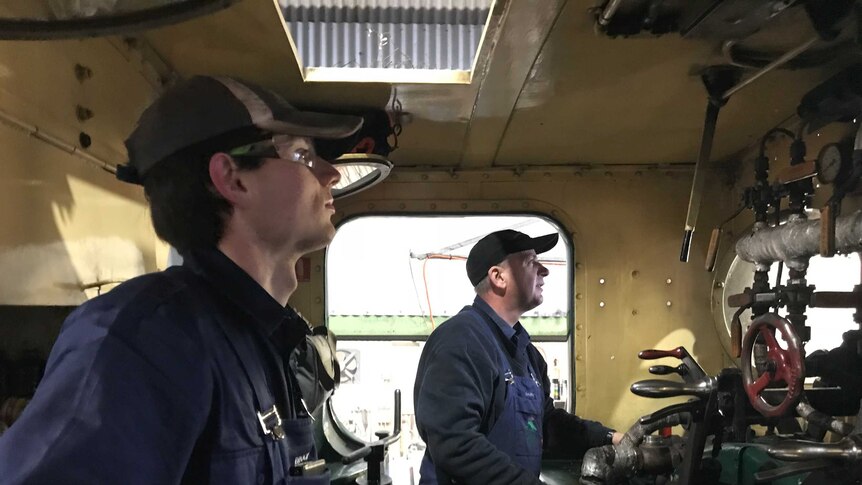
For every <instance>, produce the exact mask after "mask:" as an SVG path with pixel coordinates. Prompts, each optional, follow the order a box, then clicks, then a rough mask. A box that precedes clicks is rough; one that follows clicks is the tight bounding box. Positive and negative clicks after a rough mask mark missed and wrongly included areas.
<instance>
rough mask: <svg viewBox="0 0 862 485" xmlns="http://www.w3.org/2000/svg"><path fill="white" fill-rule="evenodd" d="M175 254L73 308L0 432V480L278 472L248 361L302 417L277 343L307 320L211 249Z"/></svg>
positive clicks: (289, 340)
mask: <svg viewBox="0 0 862 485" xmlns="http://www.w3.org/2000/svg"><path fill="white" fill-rule="evenodd" d="M184 256H185V262H184V264H183V266H182V267H172V268H169V269H168V270H166V271H163V272H160V273H155V274H149V275H144V276H141V277H138V278H135V279H132V280H130V281H128V282H126V283H123V284H122V285H120V286H118V287H117V288H115V289H113V290H112V291H110V292H109V293H107V294H105V295H103V296H101V297H98V298H95V299H93V300H91V301H89V302H87V303H85V304H84V305H81V307H80V308H78V309H77V310H76V311H75V312H73V313H72V315H70V316H69V318H68V319H67V320H66V322H65V323H64V324H63V326H62V329H61V331H60V335H59V337H58V339H57V342H56V343H55V345H54V348H53V349H52V351H51V354H50V356H49V358H48V364H47V367H46V371H45V376H44V377H43V379H42V382H41V383H40V384H39V386H38V388H37V390H36V393H35V396H34V398H33V400H32V401H31V402H30V404H29V405H28V406H27V408H26V409H25V410H24V413H23V414H22V416H21V417H20V418H19V420H18V421H17V422H15V423H14V424H13V426H12V427H10V428H9V430H8V431H7V432H6V433H5V434H4V435H3V436H0V483H2V484H4V485H7V484H54V483H56V484H60V483H62V484H96V483H122V484H172V483H236V484H239V483H242V484H252V483H259V484H265V483H272V482H273V477H272V475H273V473H274V472H273V470H272V468H271V466H270V465H268V464H267V462H268V458H267V454H266V447H265V442H264V440H265V439H268V438H267V437H266V436H264V434H263V432H262V429H261V424H260V423H259V421H258V417H257V414H256V411H257V407H256V405H255V396H254V393H253V390H252V388H251V386H250V384H249V379H250V376H249V375H248V374H247V372H251V373H252V374H256V375H255V377H256V378H258V379H262V380H263V382H266V384H267V385H268V387H269V389H270V390H271V392H272V394H273V396H274V397H273V399H274V400H275V401H276V403H277V406H278V409H279V410H280V413H281V415H282V418H285V419H290V418H295V417H303V411H301V409H302V405H301V401H300V400H299V399H300V398H299V395H298V391H296V390H295V389H296V385H295V379H294V377H293V375H292V372H291V371H290V370H289V368H290V365H289V364H286V363H285V361H284V359H283V358H282V356H284V355H288V354H290V352H291V351H292V349H293V348H294V347H295V346H296V345H297V344H298V342H300V341H301V340H303V339H304V335H305V332H306V331H307V325H306V324H305V322H304V321H303V320H302V318H301V317H300V316H298V315H297V314H296V312H294V311H293V310H292V309H291V308H290V307H283V306H281V305H280V304H279V303H278V302H276V301H275V300H274V299H273V298H272V297H271V296H270V295H269V294H268V293H267V292H266V291H265V290H264V289H263V288H262V287H261V286H260V285H258V284H257V283H256V282H255V281H254V280H253V279H252V278H251V277H250V276H249V275H248V274H247V273H245V272H244V271H243V270H242V269H241V268H240V267H238V266H237V265H236V264H234V263H233V261H231V260H230V259H229V258H227V257H226V256H225V255H224V254H222V253H221V252H219V251H218V250H216V249H210V250H206V251H197V252H191V253H189V254H186V255H184ZM219 319H221V321H224V322H227V323H228V324H229V325H233V326H234V328H236V329H238V330H237V332H239V333H238V334H237V335H244V337H247V338H249V339H252V340H253V342H254V343H253V345H255V346H256V349H257V350H259V352H258V355H259V357H260V359H261V360H260V365H259V366H252V368H251V369H249V370H245V369H244V367H243V365H242V362H241V360H240V358H239V357H238V354H237V353H236V351H235V349H234V348H233V344H234V343H233V342H232V341H231V339H229V338H228V337H227V334H226V333H225V332H224V331H223V330H222V329H221V328H220V326H219V324H217V322H218V321H219ZM285 367H287V368H288V371H287V372H285ZM285 415H286V416H285ZM312 446H313V445H312ZM306 455H307V456H305V458H306V459H309V458H310V459H313V458H314V456H313V455H314V452H313V450H312V453H311V454H310V455H308V454H306Z"/></svg>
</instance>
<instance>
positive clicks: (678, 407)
mask: <svg viewBox="0 0 862 485" xmlns="http://www.w3.org/2000/svg"><path fill="white" fill-rule="evenodd" d="M700 405H701V402H699V401H688V402H682V403H679V404H671V405H670V406H668V407H666V408H662V409H659V410H658V411H656V412H654V413H652V414H647V415H646V416H641V418H640V419H639V420H638V422H639V423H640V424H642V425H644V426H648V425H650V424H652V423H655V422H656V421H659V420H662V419H664V418H666V417H668V416H671V415H673V414H679V413H693V412H694V411H696V408H697V407H698V406H700Z"/></svg>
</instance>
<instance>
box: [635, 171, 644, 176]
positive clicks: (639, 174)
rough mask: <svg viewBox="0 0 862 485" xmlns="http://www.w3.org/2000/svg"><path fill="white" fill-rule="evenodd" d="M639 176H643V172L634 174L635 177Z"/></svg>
mask: <svg viewBox="0 0 862 485" xmlns="http://www.w3.org/2000/svg"><path fill="white" fill-rule="evenodd" d="M641 175H643V172H641V171H640V170H638V171H637V172H635V177H640V176H641Z"/></svg>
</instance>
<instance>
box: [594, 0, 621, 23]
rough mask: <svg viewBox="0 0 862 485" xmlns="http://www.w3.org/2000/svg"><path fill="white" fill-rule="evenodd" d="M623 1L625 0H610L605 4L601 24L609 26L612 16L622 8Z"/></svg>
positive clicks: (600, 17)
mask: <svg viewBox="0 0 862 485" xmlns="http://www.w3.org/2000/svg"><path fill="white" fill-rule="evenodd" d="M622 3H623V0H610V1H609V2H608V4H607V5H605V8H604V10H602V15H601V16H599V25H601V26H602V27H607V25H608V24H609V23H611V18H612V17H613V16H614V14H615V13H617V9H618V8H620V4H622Z"/></svg>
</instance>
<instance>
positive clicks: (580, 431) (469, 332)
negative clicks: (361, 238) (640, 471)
mask: <svg viewBox="0 0 862 485" xmlns="http://www.w3.org/2000/svg"><path fill="white" fill-rule="evenodd" d="M464 310H470V311H464ZM464 310H462V311H461V313H458V314H457V315H455V316H453V317H452V318H450V319H449V320H447V321H445V322H443V324H441V325H440V326H439V327H437V328H436V329H435V330H434V331H433V332H431V335H430V336H429V337H428V341H427V342H426V343H425V347H424V348H423V349H422V356H421V357H420V359H419V367H418V369H417V372H416V383H415V386H414V388H413V400H414V406H415V409H416V427H417V428H418V430H419V435H420V436H421V437H422V439H423V440H424V441H425V443H426V444H427V446H428V448H427V451H426V453H428V455H429V456H430V457H431V461H432V462H433V463H434V465H435V466H436V467H437V468H438V469H439V470H441V471H442V472H444V473H445V474H446V475H448V477H450V479H451V480H453V481H455V482H457V483H466V484H483V485H496V484H506V485H523V484H531V485H532V484H534V483H537V482H538V477H536V475H535V474H534V473H533V472H531V471H528V470H525V469H524V468H522V467H521V466H519V465H517V464H516V463H515V462H514V461H513V459H512V457H510V456H509V455H507V454H506V453H504V452H502V451H500V450H498V449H497V448H496V447H495V446H494V445H493V444H492V443H491V441H489V440H488V434H489V433H490V431H491V429H492V428H493V427H494V424H495V423H496V422H497V419H498V418H499V417H500V415H501V414H502V413H503V411H504V408H505V403H506V390H507V387H508V385H507V383H506V380H507V376H506V375H505V373H504V371H503V369H501V368H500V365H499V358H498V355H499V352H500V349H502V351H503V352H504V353H505V354H506V355H508V357H509V359H510V360H509V363H510V364H511V369H512V373H513V374H514V375H516V376H523V377H535V378H536V379H537V380H538V381H539V383H540V384H541V386H540V387H541V388H542V394H543V396H544V406H542V411H541V420H542V423H543V426H542V429H543V433H544V436H543V448H544V454H545V456H547V457H555V458H556V457H559V458H570V459H571V458H580V457H582V456H583V454H584V452H586V450H587V449H589V448H592V447H595V446H602V445H606V444H610V443H611V433H612V431H613V430H612V429H611V428H607V427H605V426H603V425H602V424H601V423H599V422H597V421H590V420H586V419H581V418H580V417H578V416H576V415H574V414H570V413H567V412H566V411H565V410H562V409H556V408H554V401H553V399H552V398H551V396H550V390H551V382H550V379H549V378H548V364H547V363H546V362H545V359H543V358H542V356H541V354H540V353H539V351H538V349H536V347H535V346H534V345H533V344H532V342H531V341H530V335H529V334H528V333H527V330H526V329H525V328H523V326H521V324H520V323H517V324H515V325H514V327H512V326H510V325H509V324H508V323H506V322H505V321H504V320H503V319H502V318H500V317H499V316H498V315H497V314H496V312H494V310H493V309H492V308H491V307H490V305H488V304H487V303H486V302H485V301H484V300H482V299H481V298H480V297H478V296H477V297H476V299H475V300H474V301H473V305H472V307H465V309H464ZM472 311H476V312H481V313H483V314H485V315H486V316H488V317H489V318H474V317H473V316H471V315H470V313H472ZM480 326H489V327H491V332H488V331H487V330H486V329H484V328H480ZM489 335H493V337H494V338H490V337H489ZM530 369H533V370H534V372H535V374H534V376H530ZM438 478H439V476H438ZM448 480H449V479H447V480H445V481H441V482H440V483H450V482H449V481H448Z"/></svg>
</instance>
